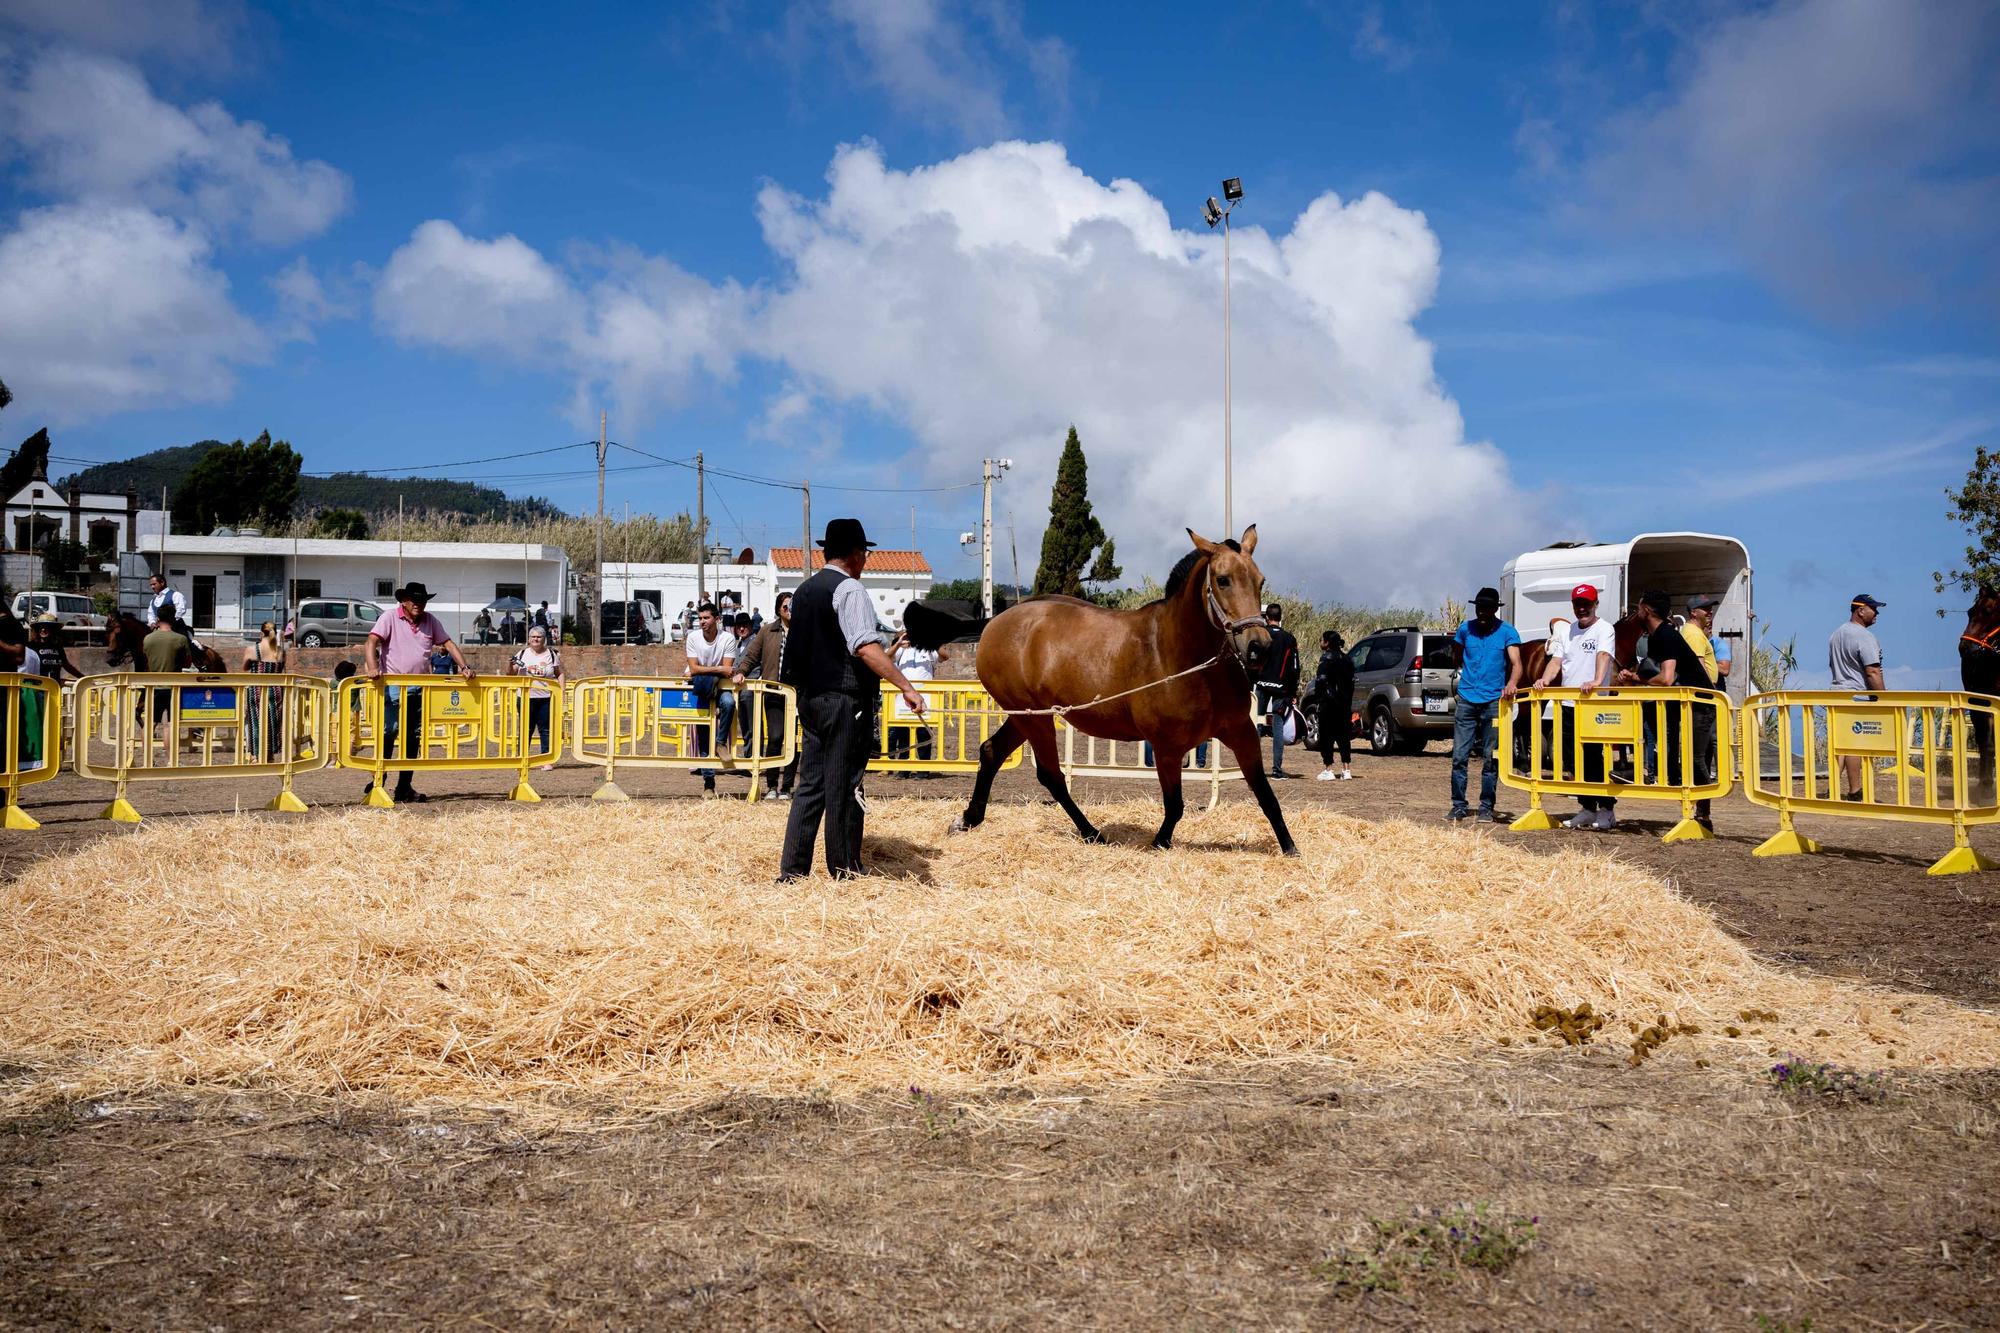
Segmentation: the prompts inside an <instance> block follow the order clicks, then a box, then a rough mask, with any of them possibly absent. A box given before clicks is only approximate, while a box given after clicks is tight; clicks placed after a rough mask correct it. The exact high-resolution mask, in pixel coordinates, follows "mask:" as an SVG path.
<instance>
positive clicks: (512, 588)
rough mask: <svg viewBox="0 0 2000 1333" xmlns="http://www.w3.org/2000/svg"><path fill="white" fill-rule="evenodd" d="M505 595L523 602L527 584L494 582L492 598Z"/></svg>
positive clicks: (497, 598) (496, 598)
mask: <svg viewBox="0 0 2000 1333" xmlns="http://www.w3.org/2000/svg"><path fill="white" fill-rule="evenodd" d="M505 597H518V598H520V599H521V600H522V601H524V602H525V601H527V600H528V585H527V584H525V583H496V584H494V585H493V600H494V601H496V602H497V601H499V600H501V599H502V598H505ZM704 753H706V752H704Z"/></svg>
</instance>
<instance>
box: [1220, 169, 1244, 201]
mask: <svg viewBox="0 0 2000 1333" xmlns="http://www.w3.org/2000/svg"><path fill="white" fill-rule="evenodd" d="M1222 197H1223V198H1224V199H1227V200H1228V201H1229V202H1230V203H1232V204H1233V203H1235V202H1236V201H1237V200H1238V199H1241V198H1242V197H1243V178H1242V177H1241V176H1231V177H1230V178H1229V179H1228V180H1226V181H1224V182H1222Z"/></svg>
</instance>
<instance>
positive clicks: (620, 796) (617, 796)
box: [590, 782, 632, 801]
mask: <svg viewBox="0 0 2000 1333" xmlns="http://www.w3.org/2000/svg"><path fill="white" fill-rule="evenodd" d="M590 799H591V800H593V801H629V800H631V799H632V798H631V797H630V796H627V795H626V794H625V789H624V788H623V787H621V786H619V785H618V784H617V783H615V782H607V783H605V784H604V785H603V786H602V787H599V788H598V789H597V790H596V791H594V792H592V793H591V794H590Z"/></svg>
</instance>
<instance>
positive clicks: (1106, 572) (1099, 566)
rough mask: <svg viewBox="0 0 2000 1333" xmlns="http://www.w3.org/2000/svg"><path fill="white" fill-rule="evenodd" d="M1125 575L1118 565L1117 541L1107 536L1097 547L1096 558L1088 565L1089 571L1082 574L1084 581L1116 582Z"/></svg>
mask: <svg viewBox="0 0 2000 1333" xmlns="http://www.w3.org/2000/svg"><path fill="white" fill-rule="evenodd" d="M1124 577H1125V571H1124V570H1123V569H1121V568H1119V566H1118V543H1117V542H1115V541H1113V540H1111V539H1110V538H1109V537H1107V538H1105V539H1104V545H1102V546H1100V547H1098V548H1097V559H1096V561H1095V562H1094V563H1092V565H1091V566H1090V572H1089V573H1088V574H1086V575H1084V576H1083V581H1084V582H1085V583H1099V584H1102V583H1116V582H1118V580H1120V579H1122V578H1124Z"/></svg>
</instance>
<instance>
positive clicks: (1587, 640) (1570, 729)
mask: <svg viewBox="0 0 2000 1333" xmlns="http://www.w3.org/2000/svg"><path fill="white" fill-rule="evenodd" d="M1569 606H1570V610H1571V611H1573V612H1575V613H1576V619H1574V620H1572V621H1571V622H1570V623H1569V625H1568V626H1567V627H1565V628H1564V629H1563V631H1562V633H1561V634H1560V636H1558V637H1557V638H1556V639H1555V640H1553V641H1552V642H1551V643H1550V644H1549V664H1548V666H1546V667H1544V668H1543V669H1542V678H1541V679H1540V680H1538V681H1536V682H1535V684H1536V685H1537V686H1547V685H1553V684H1555V683H1556V678H1557V676H1558V675H1560V676H1561V678H1562V681H1561V683H1562V686H1563V688H1564V689H1570V690H1582V691H1583V695H1584V697H1585V698H1586V699H1587V698H1589V697H1590V692H1591V691H1592V690H1601V689H1603V688H1604V687H1605V686H1606V685H1609V684H1610V683H1611V672H1612V670H1613V669H1614V667H1615V666H1616V665H1617V660H1618V659H1617V635H1616V634H1615V633H1614V632H1613V630H1612V628H1611V624H1610V622H1609V621H1605V620H1600V619H1599V618H1598V615H1597V588H1596V587H1595V586H1594V585H1593V584H1589V583H1579V584H1577V585H1576V586H1575V587H1574V588H1571V589H1570V590H1569ZM1575 728H1576V722H1575V705H1573V704H1567V703H1566V704H1564V705H1563V725H1562V730H1561V732H1560V733H1559V734H1560V735H1561V736H1562V738H1563V749H1564V750H1565V751H1567V750H1568V748H1569V738H1570V737H1571V736H1573V735H1575V734H1576V730H1575ZM1583 780H1584V781H1585V782H1602V781H1604V747H1603V746H1601V745H1586V746H1584V747H1583ZM1576 803H1577V804H1578V805H1579V806H1581V807H1582V809H1580V810H1578V811H1577V812H1576V813H1575V814H1574V815H1572V816H1570V817H1569V818H1568V819H1565V820H1564V821H1563V827H1564V828H1571V829H1598V830H1600V831H1603V832H1607V833H1608V832H1610V831H1611V830H1612V829H1614V828H1616V827H1618V818H1617V816H1616V814H1615V813H1614V811H1616V809H1617V807H1618V800H1617V798H1616V797H1612V796H1579V797H1577V798H1576Z"/></svg>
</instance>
